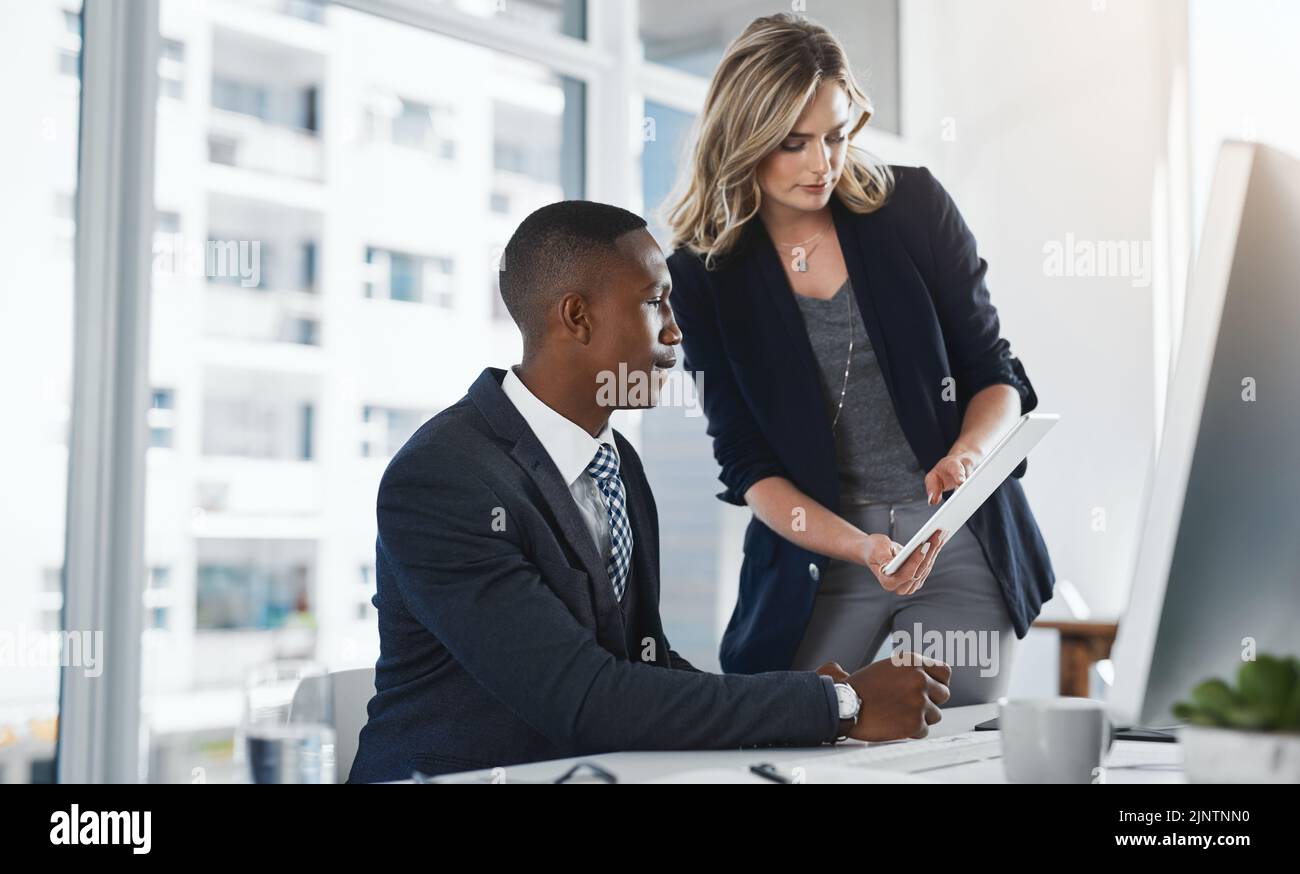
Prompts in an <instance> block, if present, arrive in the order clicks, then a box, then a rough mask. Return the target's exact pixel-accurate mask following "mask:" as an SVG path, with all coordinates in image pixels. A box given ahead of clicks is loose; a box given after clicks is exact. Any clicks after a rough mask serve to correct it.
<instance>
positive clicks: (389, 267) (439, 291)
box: [365, 246, 455, 307]
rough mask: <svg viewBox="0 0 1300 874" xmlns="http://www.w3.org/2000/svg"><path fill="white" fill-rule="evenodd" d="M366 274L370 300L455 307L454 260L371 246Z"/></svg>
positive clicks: (367, 255)
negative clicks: (453, 304)
mask: <svg viewBox="0 0 1300 874" xmlns="http://www.w3.org/2000/svg"><path fill="white" fill-rule="evenodd" d="M365 274H366V277H367V279H366V283H365V295H366V297H370V298H388V299H389V300H401V301H408V302H411V303H425V302H427V303H432V304H434V305H436V306H440V307H450V306H452V303H453V291H454V284H453V280H454V277H455V263H454V262H453V261H452V259H450V258H441V257H432V256H429V257H426V256H420V255H409V254H405V253H402V252H392V251H389V250H387V249H378V248H375V247H373V246H368V247H367V248H366V270H365Z"/></svg>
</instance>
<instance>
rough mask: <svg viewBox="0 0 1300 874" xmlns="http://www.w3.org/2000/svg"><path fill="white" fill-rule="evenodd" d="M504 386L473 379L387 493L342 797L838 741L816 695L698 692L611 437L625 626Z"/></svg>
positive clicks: (648, 518) (641, 492) (722, 683)
mask: <svg viewBox="0 0 1300 874" xmlns="http://www.w3.org/2000/svg"><path fill="white" fill-rule="evenodd" d="M504 377H505V371H502V370H495V369H491V368H489V369H487V370H484V371H483V373H482V375H480V376H479V378H478V379H477V381H475V383H474V385H473V386H471V387H470V390H469V394H468V395H467V396H466V397H464V398H463V399H461V400H460V401H459V402H458V403H456V404H455V405H454V406H452V407H449V408H448V409H446V410H444V411H443V412H441V413H439V414H438V415H436V416H434V417H433V418H432V419H430V420H429V421H428V422H426V423H424V425H423V426H421V428H420V429H419V430H418V431H416V432H415V434H414V435H413V436H412V437H411V439H410V440H409V441H407V443H406V445H404V446H403V447H402V448H401V450H400V451H399V452H398V453H397V455H396V456H394V458H393V460H392V461H391V462H390V463H389V465H388V469H387V470H386V471H385V472H384V476H383V479H382V481H381V482H380V485H379V502H378V516H379V539H378V541H377V543H376V546H375V551H376V561H377V565H376V570H377V578H378V579H377V588H378V591H377V592H376V594H375V598H374V604H375V606H376V607H377V608H378V609H379V644H380V654H379V660H378V662H377V663H376V664H375V696H374V697H373V698H372V699H371V701H370V704H369V708H368V710H369V721H368V722H367V724H366V725H365V727H364V728H363V729H362V730H361V738H360V746H359V749H358V750H357V756H356V760H355V761H354V763H353V765H352V771H351V773H350V775H349V782H373V781H380V780H396V779H403V778H407V777H410V776H411V772H412V771H413V770H420V771H423V772H425V773H430V774H442V773H447V772H451V771H463V770H471V769H478V768H490V767H496V766H499V765H510V764H515V763H519V762H529V761H537V760H541V759H553V758H564V757H567V756H575V755H586V754H590V753H598V752H607V751H611V750H656V749H690V748H727V747H738V746H748V745H755V744H776V743H788V744H796V745H816V744H819V743H822V742H825V741H830V740H832V739H833V738H834V737H835V734H836V728H837V725H838V705H837V703H836V700H835V690H834V685H833V683H832V681H831V680H830V679H829V678H828V677H819V676H817V675H816V674H814V673H812V672H810V671H805V672H783V673H771V674H765V675H763V676H756V677H746V676H725V675H722V674H709V673H703V672H700V671H697V670H696V669H695V668H694V667H692V666H691V665H690V664H689V663H688V662H686V660H685V659H683V658H682V657H681V656H679V655H678V654H677V653H675V652H673V651H672V650H671V649H669V646H668V640H667V638H666V637H665V636H664V631H663V625H662V623H661V622H660V618H659V522H658V516H657V514H656V510H655V503H654V497H653V496H652V495H651V493H650V487H649V485H648V484H647V483H646V479H645V473H644V471H643V470H642V467H641V460H640V459H639V458H638V457H637V454H636V451H635V450H633V449H632V447H631V445H630V444H628V442H627V441H626V440H624V439H623V436H622V435H621V434H619V433H618V432H614V439H615V441H616V442H617V444H618V451H619V455H620V458H621V465H620V473H621V476H622V478H623V486H624V489H625V491H626V492H627V502H628V507H627V509H628V516H629V522H630V524H631V526H632V536H633V539H634V546H633V553H632V565H633V566H632V575H631V583H630V586H631V589H630V591H629V592H628V593H627V595H626V596H625V598H624V600H625V601H627V602H628V603H629V604H630V605H631V608H630V609H629V610H628V613H629V614H632V615H633V616H635V617H636V619H635V624H636V625H637V626H638V627H635V628H630V629H629V628H626V627H625V626H624V618H623V606H622V605H620V604H619V602H618V600H617V599H616V598H615V597H614V591H613V587H612V586H611V585H610V582H609V577H608V576H607V575H606V573H605V563H604V561H603V560H602V558H601V557H600V556H598V555H597V552H596V546H595V544H594V543H593V541H592V538H591V534H590V532H589V531H588V529H587V527H586V526H585V525H584V523H583V521H582V516H581V513H580V512H579V510H578V505H577V504H576V503H575V502H574V500H573V496H572V495H571V494H570V493H569V489H568V485H567V484H566V483H565V482H564V481H563V479H562V478H561V477H560V473H559V471H558V470H557V469H556V467H555V464H554V463H553V462H552V461H551V458H550V456H549V455H548V454H547V453H546V450H545V449H544V448H543V447H542V444H541V442H540V441H539V440H538V439H537V437H536V436H535V435H534V434H533V432H532V430H531V429H529V427H528V425H527V424H526V423H525V421H524V418H523V417H522V416H521V415H520V414H519V412H518V411H517V410H516V409H515V407H514V404H512V403H511V402H510V399H509V398H507V397H506V395H505V393H504V392H503V391H502V390H501V380H502V379H503V378H504ZM494 523H495V524H494ZM632 599H635V601H632ZM646 638H649V639H650V641H652V643H645V642H644V641H645V639H646ZM628 640H631V641H633V642H634V643H635V644H636V647H637V648H636V649H635V650H633V651H632V652H631V653H629V651H628V646H627V641H628Z"/></svg>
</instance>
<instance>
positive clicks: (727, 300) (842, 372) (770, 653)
mask: <svg viewBox="0 0 1300 874" xmlns="http://www.w3.org/2000/svg"><path fill="white" fill-rule="evenodd" d="M870 116H871V107H870V104H869V102H868V100H867V97H866V95H865V94H864V93H863V92H862V90H861V88H860V87H859V86H858V84H857V82H856V81H855V79H854V77H853V74H852V72H851V69H850V67H849V65H848V62H847V60H846V58H845V55H844V51H843V49H842V47H841V46H840V44H839V43H838V41H837V40H836V39H835V38H834V37H833V36H832V35H831V34H830V33H828V32H827V31H826V30H825V29H824V28H822V27H820V26H818V25H816V24H813V23H811V22H809V21H807V20H806V19H802V18H796V17H794V16H791V15H786V14H783V15H774V16H770V17H765V18H760V19H757V20H756V21H754V22H753V23H752V24H750V25H749V27H748V28H746V29H745V32H744V33H743V34H741V36H740V37H739V38H738V39H737V40H736V41H735V42H734V43H733V44H732V45H731V46H730V47H729V49H728V50H727V53H726V55H725V56H724V57H723V59H722V62H721V64H720V65H719V67H718V70H717V72H716V73H715V74H714V77H713V81H712V83H711V84H710V86H709V91H708V96H707V97H706V100H705V106H704V111H703V114H702V116H701V119H700V124H699V136H698V142H697V144H696V146H695V151H694V155H693V159H692V164H691V168H690V175H689V178H688V179H687V180H686V186H685V188H684V190H683V192H682V194H681V195H680V196H679V197H678V198H677V199H676V201H675V203H674V204H673V206H672V208H671V209H670V211H669V214H668V222H669V225H670V226H671V228H672V230H673V248H674V250H675V251H674V253H673V255H672V256H671V257H670V258H669V262H668V263H669V268H670V270H671V272H672V276H673V291H672V295H671V298H670V300H671V301H672V304H673V311H674V314H675V316H676V319H677V322H678V325H679V326H680V328H681V330H682V332H683V342H682V345H683V350H684V353H685V360H686V368H687V369H688V370H690V371H692V372H696V371H698V372H702V374H703V384H702V385H703V395H702V396H703V402H704V410H705V414H706V415H707V417H708V423H709V426H708V433H709V435H710V436H711V437H712V438H713V447H714V455H715V457H716V458H717V460H718V462H719V464H720V465H721V468H722V470H721V474H720V478H721V480H722V482H723V483H724V484H725V485H726V487H727V488H726V491H725V492H723V493H722V494H721V495H719V497H720V498H722V499H723V500H726V501H729V502H731V503H733V504H737V505H740V506H744V505H748V506H749V507H750V508H751V510H752V511H753V513H754V518H753V519H752V520H751V522H750V525H749V528H748V530H747V531H746V534H745V545H744V553H745V559H744V563H743V565H742V569H741V579H740V592H739V598H738V600H737V603H736V607H735V610H734V611H733V613H732V616H731V621H730V623H729V624H728V626H727V630H726V632H725V634H724V636H723V640H722V647H721V654H720V656H721V662H722V667H723V669H724V670H726V671H737V672H745V673H753V672H758V671H767V670H790V669H794V670H812V669H814V668H816V667H817V666H818V665H821V664H823V663H824V662H827V661H835V662H839V663H840V664H841V665H843V667H844V668H846V669H847V670H850V671H852V670H856V669H857V668H858V667H860V666H861V665H863V664H866V663H868V662H870V661H871V660H873V658H874V656H875V655H876V653H877V651H878V650H879V649H880V647H881V645H882V644H883V643H884V642H885V641H886V640H887V639H889V640H891V641H892V642H893V644H894V645H895V646H896V647H898V648H901V649H909V650H914V651H917V652H921V653H922V654H924V655H933V656H937V657H939V658H942V659H943V660H945V661H948V662H949V663H950V664H952V665H953V677H952V684H951V690H952V698H951V704H953V705H960V704H972V703H979V702H984V701H990V700H994V699H996V698H997V697H998V696H1000V695H1001V694H1003V693H1004V692H1005V689H1006V685H1007V678H1008V676H1009V674H1010V667H1011V659H1012V655H1013V651H1014V646H1015V643H1016V639H1017V638H1018V637H1023V636H1024V634H1025V632H1026V631H1027V630H1028V627H1029V624H1030V623H1031V622H1032V621H1033V619H1034V617H1035V616H1037V615H1038V612H1039V609H1040V607H1041V604H1042V602H1043V601H1044V600H1046V599H1047V598H1049V597H1051V591H1052V585H1053V582H1054V575H1053V572H1052V567H1051V561H1050V559H1049V558H1048V555H1047V549H1046V546H1045V545H1044V543H1043V540H1042V537H1041V535H1040V534H1039V531H1038V526H1037V523H1036V522H1035V521H1034V517H1033V514H1032V513H1031V512H1030V509H1029V505H1028V503H1027V502H1026V500H1025V495H1024V492H1023V491H1022V489H1021V486H1020V483H1019V482H1018V477H1020V476H1022V475H1023V474H1024V470H1025V465H1024V464H1023V463H1022V464H1021V466H1020V467H1019V468H1017V470H1016V471H1015V473H1014V474H1013V476H1012V477H1011V478H1008V480H1007V481H1006V482H1005V483H1004V484H1003V485H1002V486H1001V487H1000V488H999V489H998V490H997V492H995V493H994V495H993V496H992V497H991V498H990V499H989V500H988V501H987V502H986V503H985V504H984V506H983V507H981V508H980V510H979V511H978V512H977V513H976V514H975V515H974V516H973V517H972V518H971V519H970V521H969V522H967V524H966V525H965V526H964V527H963V528H961V529H959V530H958V531H957V532H955V533H952V534H951V537H950V538H949V539H948V540H947V541H946V543H945V541H944V540H943V539H941V538H938V536H936V538H935V539H932V540H931V541H930V543H929V544H928V545H927V546H925V547H923V548H925V549H927V554H926V555H924V556H922V555H920V554H914V555H913V556H912V558H911V559H909V562H908V563H907V564H906V565H905V566H904V567H903V568H901V569H900V570H899V572H898V573H896V574H894V575H892V576H891V575H886V574H885V573H884V571H883V565H884V564H886V563H887V562H888V561H889V560H890V558H891V557H892V556H893V555H894V554H895V553H896V552H897V551H898V549H899V548H900V547H899V542H900V541H902V542H905V541H907V540H908V539H910V538H911V536H912V535H913V534H914V533H915V532H916V531H917V530H918V529H919V528H920V526H921V525H922V524H923V523H924V521H925V520H926V519H928V518H929V516H930V515H931V514H932V512H933V511H934V505H936V504H938V503H940V502H941V501H942V495H943V493H944V492H946V491H949V490H951V489H953V488H956V487H957V486H958V485H959V484H961V483H962V482H963V481H964V480H965V478H966V476H967V474H969V472H970V471H971V470H972V469H973V468H974V466H975V465H977V464H978V463H979V462H980V460H981V458H983V456H984V454H985V453H986V452H988V450H989V449H990V448H992V446H993V445H994V444H995V443H996V441H997V439H998V438H999V437H1000V436H1001V435H1002V434H1003V433H1005V431H1006V430H1007V429H1008V428H1009V427H1010V426H1011V425H1012V424H1013V423H1014V422H1015V421H1016V419H1017V418H1018V417H1019V416H1020V415H1021V414H1022V413H1025V412H1028V411H1029V410H1032V409H1033V408H1034V407H1035V406H1036V405H1037V403H1038V399H1037V397H1036V395H1035V394H1034V390H1033V387H1032V386H1031V385H1030V383H1029V380H1028V378H1027V377H1026V376H1025V372H1024V369H1023V368H1022V367H1021V365H1020V362H1019V361H1018V360H1017V359H1015V358H1013V357H1012V356H1011V353H1010V347H1009V345H1008V343H1007V341H1006V340H1004V339H1002V338H1001V337H1000V336H999V325H998V318H997V311H996V310H995V309H994V308H993V306H992V304H991V303H990V301H989V295H988V289H987V288H986V287H985V284H984V273H985V270H986V266H987V265H986V264H985V262H984V261H983V260H982V259H981V258H979V256H978V255H977V254H976V249H975V241H974V239H973V238H972V236H971V233H970V230H969V229H968V228H967V226H966V224H965V222H964V221H963V220H962V218H961V216H960V214H959V213H958V212H957V208H956V206H955V205H954V204H953V202H952V200H951V199H950V198H949V197H948V194H947V192H946V191H945V190H944V189H943V187H942V186H941V185H940V184H939V183H938V182H937V181H936V180H935V179H934V177H933V176H931V175H930V173H929V171H928V170H926V169H924V168H907V167H892V168H891V167H887V166H884V165H881V164H879V163H877V162H875V161H874V159H872V158H871V157H870V156H868V155H866V154H865V153H863V152H861V151H859V150H857V149H856V148H854V147H852V146H851V145H850V144H849V142H850V140H851V139H852V138H853V136H854V135H855V134H856V133H857V132H858V131H859V130H860V129H861V128H862V126H863V125H865V124H866V122H867V120H868V119H869V118H870ZM940 550H942V556H940V554H939V553H940ZM923 584H926V585H924V588H922V585H923ZM936 635H938V636H936Z"/></svg>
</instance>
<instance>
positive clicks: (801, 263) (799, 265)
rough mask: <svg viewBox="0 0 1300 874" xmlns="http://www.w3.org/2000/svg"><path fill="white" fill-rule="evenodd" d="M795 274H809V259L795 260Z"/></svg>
mask: <svg viewBox="0 0 1300 874" xmlns="http://www.w3.org/2000/svg"><path fill="white" fill-rule="evenodd" d="M794 272H795V273H807V272H808V259H807V258H796V259H794Z"/></svg>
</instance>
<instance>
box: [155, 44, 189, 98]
mask: <svg viewBox="0 0 1300 874" xmlns="http://www.w3.org/2000/svg"><path fill="white" fill-rule="evenodd" d="M158 96H159V97H166V98H169V99H171V100H181V99H183V98H184V97H185V43H183V42H180V41H179V40H174V39H167V38H165V37H164V38H163V41H162V45H161V47H160V49H159V57H158Z"/></svg>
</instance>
